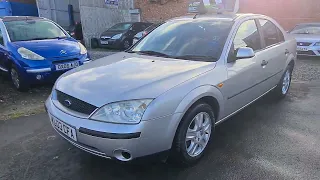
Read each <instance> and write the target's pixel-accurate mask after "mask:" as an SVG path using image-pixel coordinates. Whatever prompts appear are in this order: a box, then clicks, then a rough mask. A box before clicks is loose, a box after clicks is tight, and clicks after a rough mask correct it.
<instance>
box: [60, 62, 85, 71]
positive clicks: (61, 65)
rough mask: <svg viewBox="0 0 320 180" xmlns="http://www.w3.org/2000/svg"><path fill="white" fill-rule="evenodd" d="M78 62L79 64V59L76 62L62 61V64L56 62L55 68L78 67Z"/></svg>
mask: <svg viewBox="0 0 320 180" xmlns="http://www.w3.org/2000/svg"><path fill="white" fill-rule="evenodd" d="M79 65H80V64H79V61H76V62H70V63H64V64H57V65H56V70H58V71H59V70H66V69H73V68H76V67H78V66H79Z"/></svg>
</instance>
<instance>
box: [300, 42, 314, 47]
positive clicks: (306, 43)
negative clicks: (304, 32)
mask: <svg viewBox="0 0 320 180" xmlns="http://www.w3.org/2000/svg"><path fill="white" fill-rule="evenodd" d="M311 44H312V43H310V42H297V46H310V45H311Z"/></svg>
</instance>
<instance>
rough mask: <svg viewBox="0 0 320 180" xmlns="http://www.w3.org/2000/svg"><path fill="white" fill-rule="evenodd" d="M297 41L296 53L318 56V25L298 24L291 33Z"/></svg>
mask: <svg viewBox="0 0 320 180" xmlns="http://www.w3.org/2000/svg"><path fill="white" fill-rule="evenodd" d="M290 34H292V36H294V37H295V38H296V40H297V53H298V55H303V56H320V23H304V24H298V25H297V26H296V27H295V28H294V29H293V30H292V31H291V32H290Z"/></svg>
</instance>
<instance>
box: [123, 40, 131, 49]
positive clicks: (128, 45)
mask: <svg viewBox="0 0 320 180" xmlns="http://www.w3.org/2000/svg"><path fill="white" fill-rule="evenodd" d="M123 47H124V48H125V49H128V48H129V47H130V42H129V41H128V40H125V41H124V43H123Z"/></svg>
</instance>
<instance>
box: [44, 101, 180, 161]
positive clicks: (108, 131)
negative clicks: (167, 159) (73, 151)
mask: <svg viewBox="0 0 320 180" xmlns="http://www.w3.org/2000/svg"><path fill="white" fill-rule="evenodd" d="M54 103H55V102H53V101H52V100H51V98H49V99H48V100H47V101H46V109H47V112H48V114H49V116H50V117H54V118H56V119H58V120H60V121H62V122H64V123H66V124H67V125H69V126H71V127H73V128H75V129H76V136H77V141H74V140H72V139H71V138H69V137H67V136H65V135H64V134H63V133H61V132H59V131H58V130H56V131H57V132H58V133H59V134H60V135H61V136H62V137H64V138H65V139H66V140H68V141H69V142H70V143H71V144H73V145H74V146H76V147H78V148H80V149H82V150H84V151H87V152H89V153H91V154H94V155H97V156H101V157H105V158H114V159H117V160H120V161H130V160H132V159H135V158H138V157H143V156H147V155H152V154H156V153H159V152H163V151H166V150H169V149H170V148H171V145H172V141H173V138H174V135H175V131H176V125H177V124H179V122H178V121H179V119H180V118H181V114H180V113H177V114H173V115H168V116H164V117H161V118H157V119H153V120H148V121H141V122H140V123H139V124H130V125H129V124H113V123H105V122H99V121H93V120H89V119H86V118H79V117H75V116H72V115H69V114H67V113H65V112H64V111H62V110H60V109H59V108H57V106H56V105H55V104H54ZM175 124H176V125H175ZM122 152H125V153H128V154H129V155H130V156H129V158H124V157H123V154H121V153H122Z"/></svg>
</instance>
